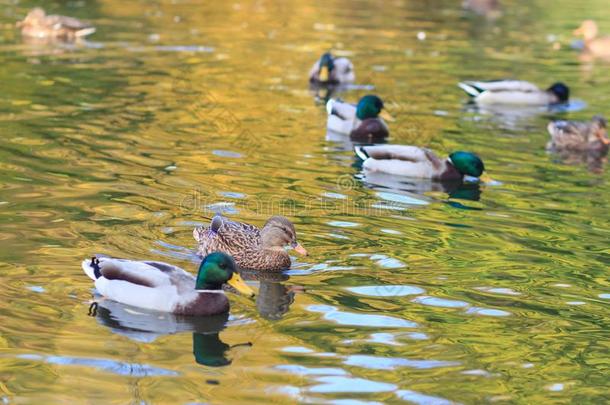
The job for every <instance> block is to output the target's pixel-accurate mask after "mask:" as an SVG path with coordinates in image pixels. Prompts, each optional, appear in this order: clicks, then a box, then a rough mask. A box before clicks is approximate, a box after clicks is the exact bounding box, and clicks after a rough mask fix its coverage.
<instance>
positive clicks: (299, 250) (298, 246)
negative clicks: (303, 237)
mask: <svg viewBox="0 0 610 405" xmlns="http://www.w3.org/2000/svg"><path fill="white" fill-rule="evenodd" d="M294 250H295V251H296V252H297V253H298V254H300V255H301V256H307V250H305V248H304V247H303V246H301V244H300V243H297V244H296V246H295V247H294Z"/></svg>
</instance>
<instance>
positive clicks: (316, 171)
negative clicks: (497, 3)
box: [0, 0, 610, 404]
mask: <svg viewBox="0 0 610 405" xmlns="http://www.w3.org/2000/svg"><path fill="white" fill-rule="evenodd" d="M1 3H2V13H0V61H1V62H2V63H1V65H2V67H1V68H0V82H1V83H2V93H1V95H0V132H1V134H2V141H1V142H0V176H1V177H0V226H1V231H0V239H1V244H0V281H1V282H2V288H1V289H0V319H1V322H0V399H1V401H3V402H4V403H59V402H67V403H77V402H91V403H96V402H99V403H111V402H112V403H184V404H186V403H204V402H206V403H240V404H245V403H257V402H261V401H273V402H277V403H290V402H313V403H335V404H361V403H393V402H401V401H404V402H410V403H416V404H429V403H430V404H436V403H448V402H459V403H465V404H475V403H483V402H498V403H532V402H541V403H593V402H598V403H599V402H604V401H608V400H609V397H608V366H609V364H608V349H609V347H608V341H609V337H610V336H609V333H608V330H609V327H610V325H609V318H608V307H609V305H610V283H609V279H608V275H609V273H608V265H609V262H610V260H609V259H610V256H609V253H610V251H609V250H608V240H609V237H610V232H609V229H610V227H609V225H610V203H609V197H610V191H609V188H608V180H609V178H608V176H609V175H608V171H607V170H606V168H605V167H603V166H602V167H601V168H600V166H597V167H593V168H591V169H594V170H589V169H590V168H589V167H588V165H587V164H586V163H580V164H573V165H570V164H566V163H565V162H561V161H560V160H559V159H557V158H556V157H554V156H552V155H549V154H547V153H546V152H545V151H544V145H545V143H546V141H547V137H548V135H547V134H546V129H545V128H546V123H547V122H548V120H549V119H550V118H570V119H587V118H590V117H591V116H592V115H594V114H596V113H605V114H606V115H608V114H610V111H609V110H608V109H607V106H608V103H609V101H610V75H608V68H609V67H610V65H608V64H604V63H600V62H599V61H596V62H593V63H591V62H583V61H581V60H579V58H578V53H577V52H576V51H575V50H573V49H571V47H570V43H571V42H572V40H573V38H572V37H571V31H572V30H573V29H575V28H576V27H577V26H578V25H579V23H580V21H581V20H583V19H585V18H588V17H591V16H593V15H594V16H595V18H596V19H597V20H598V22H599V24H600V26H601V28H602V31H604V32H610V10H609V9H608V7H607V3H606V1H605V0H583V1H582V2H571V1H568V0H557V1H552V2H551V1H544V0H533V1H525V0H502V6H503V7H502V9H501V11H502V15H501V16H499V17H497V18H495V19H493V18H489V19H488V18H485V17H481V16H477V15H475V14H470V13H468V12H465V11H464V10H463V9H462V8H461V5H460V2H459V1H457V0H456V1H449V0H431V1H426V2H421V1H404V0H396V1H389V2H380V1H371V2H366V1H360V0H359V1H323V2H320V1H316V2H307V1H294V2H290V4H289V3H287V2H280V1H277V2H271V1H229V2H220V3H216V2H204V1H200V0H191V1H188V0H184V1H182V0H177V1H169V0H161V1H157V2H145V1H134V2H122V1H116V0H101V1H86V2H84V1H78V2H61V4H60V2H51V1H44V2H42V3H36V4H35V3H34V2H31V1H27V2H25V1H24V2H15V1H5V0H3V1H2V2H1ZM35 5H41V6H44V7H45V8H46V9H48V10H49V11H52V12H54V13H61V14H67V15H72V16H75V17H79V18H83V19H86V20H88V21H91V22H93V23H94V24H95V25H96V26H97V28H98V31H97V32H96V33H95V34H94V35H93V36H91V37H89V41H88V42H87V43H85V44H81V45H73V46H59V45H57V46H44V45H34V44H24V43H23V42H22V41H21V38H20V36H19V34H18V33H17V32H16V31H15V30H14V29H13V27H12V24H13V23H14V22H15V21H16V20H18V19H20V18H21V17H22V16H23V15H25V13H26V12H27V10H28V9H29V8H31V7H33V6H35ZM418 34H419V35H418ZM418 37H419V39H418ZM331 48H332V49H334V50H335V51H336V52H337V53H340V54H342V55H346V56H349V57H350V58H352V59H353V61H354V63H355V65H356V74H357V84H358V86H356V87H355V88H354V89H352V90H350V91H347V92H345V93H343V94H342V95H341V96H342V97H343V98H344V99H346V100H350V101H352V100H353V101H355V100H357V99H358V98H359V97H360V96H362V95H364V94H366V93H368V92H371V91H374V92H375V93H377V94H379V95H380V96H381V97H382V98H383V99H384V100H385V102H386V105H387V107H388V110H389V112H390V113H391V114H392V115H393V116H394V117H395V118H396V120H395V122H393V123H391V141H392V142H394V143H404V144H416V145H422V146H429V147H431V148H432V149H434V150H436V151H438V152H439V154H446V153H449V152H451V151H452V150H455V149H465V150H472V151H475V152H477V153H478V154H479V155H480V156H482V157H483V159H484V161H485V163H486V167H487V169H488V172H489V174H490V175H491V176H492V177H493V179H494V180H496V182H495V183H494V184H492V185H483V186H481V187H478V186H476V185H473V186H471V187H467V188H465V189H461V190H457V191H451V192H449V193H447V192H445V191H443V190H435V189H434V188H432V187H430V185H429V184H428V185H426V184H420V183H414V184H406V183H407V181H406V180H405V179H387V178H385V179H384V178H380V179H372V178H371V179H365V178H364V177H363V175H362V174H361V173H360V168H359V167H358V165H357V164H356V161H355V159H354V157H353V153H352V152H351V151H349V150H346V148H345V147H344V145H343V144H341V143H337V142H334V141H329V140H327V139H326V136H325V135H326V130H325V119H326V118H325V111H324V108H323V106H322V105H320V104H316V102H315V100H314V98H313V97H312V94H311V93H310V92H309V90H308V86H307V77H306V76H307V72H308V70H309V68H310V66H311V64H312V63H313V61H314V60H315V59H316V58H317V57H318V56H319V55H320V54H321V53H322V52H324V51H325V50H327V49H331ZM503 77H518V78H523V79H526V80H530V81H532V82H535V83H539V84H540V85H541V86H545V87H546V86H548V85H550V84H551V83H552V82H554V81H559V80H560V81H563V82H565V83H567V84H569V85H570V87H571V90H572V95H573V98H574V102H573V104H572V106H573V108H568V109H567V110H565V111H542V112H540V113H538V114H518V113H515V114H502V113H498V112H493V111H492V112H485V111H476V110H472V109H471V108H468V107H465V106H464V102H465V97H464V95H463V94H462V93H461V91H460V90H459V89H458V88H457V87H456V83H457V82H458V81H459V80H463V79H472V78H475V79H477V78H480V79H493V78H503ZM373 86H374V87H373ZM372 88H374V90H371V89H372ZM600 165H603V162H600ZM216 211H220V212H223V213H225V214H226V215H227V216H229V217H231V218H235V219H238V220H243V221H246V222H250V223H253V224H256V225H262V224H263V223H264V221H265V220H266V219H267V218H268V217H269V216H270V215H272V214H283V215H286V216H289V217H290V218H291V219H292V220H293V221H294V222H295V224H296V227H297V231H298V236H299V240H300V241H301V243H302V244H303V246H305V247H306V248H307V249H308V251H309V252H310V256H308V257H306V258H295V260H296V261H295V264H294V266H293V268H292V269H291V270H290V271H288V272H287V273H286V274H285V275H283V276H262V277H250V279H251V280H250V281H249V283H250V284H251V285H252V286H253V287H254V288H255V289H256V290H257V291H258V292H259V295H258V296H257V298H256V299H255V300H250V299H248V298H246V297H243V296H237V295H234V294H230V300H231V304H232V308H231V313H230V316H221V317H214V318H211V319H204V320H188V319H179V318H176V317H172V316H168V315H160V314H152V313H146V312H145V311H139V310H135V309H133V308H126V307H123V306H121V305H118V304H115V303H112V302H108V301H105V302H101V303H100V307H99V309H98V311H97V314H96V315H95V316H89V315H88V310H89V303H90V301H91V299H92V293H93V290H92V286H91V283H90V280H88V279H87V277H86V276H85V275H84V274H83V273H82V271H81V269H80V261H81V260H82V259H83V258H84V257H88V256H90V255H91V254H92V253H96V252H99V253H105V254H109V255H115V256H122V257H129V258H151V259H155V260H162V261H168V262H171V263H175V264H177V265H181V266H183V267H184V268H186V269H189V270H190V271H195V269H196V266H197V264H196V263H195V259H194V257H193V255H192V249H193V248H194V240H193V239H192V234H191V231H192V228H193V226H195V225H200V224H204V223H207V222H208V221H209V218H210V217H211V216H212V215H213V213H214V212H216ZM257 278H258V279H257Z"/></svg>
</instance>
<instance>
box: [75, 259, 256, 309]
mask: <svg viewBox="0 0 610 405" xmlns="http://www.w3.org/2000/svg"><path fill="white" fill-rule="evenodd" d="M82 268H83V270H84V272H85V274H87V275H88V276H89V277H90V278H91V279H92V280H93V281H94V282H95V288H96V289H97V291H98V292H99V293H100V294H101V295H103V296H104V297H106V298H108V299H111V300H113V301H117V302H120V303H122V304H127V305H132V306H135V307H139V308H146V309H152V310H155V311H161V312H170V313H173V314H177V315H191V316H200V315H217V314H221V313H224V312H227V311H228V310H229V300H228V298H227V296H226V295H225V293H224V291H223V290H222V285H223V284H224V283H227V284H228V285H230V286H232V287H234V288H235V289H236V290H237V291H239V292H240V293H242V294H245V295H248V296H251V297H252V296H254V292H253V291H252V290H251V289H250V287H248V286H247V285H246V283H244V281H243V280H242V279H241V276H240V275H239V273H238V272H237V266H236V265H235V262H234V261H233V259H232V258H231V257H230V256H229V255H227V254H225V253H220V252H216V253H212V254H210V255H208V256H206V257H205V258H204V259H203V260H202V262H201V265H200V266H199V272H198V273H197V277H193V276H192V275H191V274H189V273H187V272H186V271H184V270H182V269H181V268H179V267H176V266H172V265H171V264H167V263H162V262H154V261H135V260H125V259H114V258H110V257H103V256H96V257H93V258H92V259H87V260H84V261H83V263H82Z"/></svg>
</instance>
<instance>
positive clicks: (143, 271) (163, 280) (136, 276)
mask: <svg viewBox="0 0 610 405" xmlns="http://www.w3.org/2000/svg"><path fill="white" fill-rule="evenodd" d="M149 263H154V264H155V265H153V264H149ZM98 265H99V272H100V274H101V277H103V278H106V279H108V280H121V281H126V282H128V283H133V284H137V285H141V286H145V287H150V288H155V287H162V286H167V285H170V284H171V272H168V271H164V270H163V269H165V270H168V269H169V268H170V267H174V266H171V265H169V264H166V263H162V262H148V263H147V262H138V261H134V260H124V259H114V258H109V257H108V258H104V257H102V258H100V259H99V264H98ZM162 268H163V269H162ZM180 270H181V269H180ZM182 271H183V272H184V270H182Z"/></svg>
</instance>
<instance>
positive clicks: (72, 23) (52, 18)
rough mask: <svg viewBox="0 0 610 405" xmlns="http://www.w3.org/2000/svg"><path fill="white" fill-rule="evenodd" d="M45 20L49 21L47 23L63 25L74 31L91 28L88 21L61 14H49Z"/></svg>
mask: <svg viewBox="0 0 610 405" xmlns="http://www.w3.org/2000/svg"><path fill="white" fill-rule="evenodd" d="M46 21H47V22H48V23H49V25H53V26H55V27H56V28H59V27H65V28H68V29H71V30H75V31H77V30H82V29H85V28H92V26H91V24H89V23H86V22H84V21H81V20H77V19H76V18H72V17H66V16H63V15H49V16H47V20H46Z"/></svg>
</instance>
